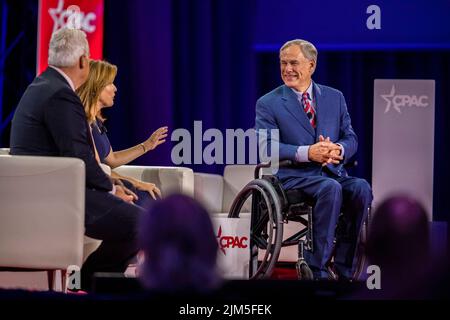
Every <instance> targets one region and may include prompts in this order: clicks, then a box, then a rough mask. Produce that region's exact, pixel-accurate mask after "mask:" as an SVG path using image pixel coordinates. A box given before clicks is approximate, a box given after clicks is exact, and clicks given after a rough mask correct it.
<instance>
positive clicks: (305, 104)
mask: <svg viewBox="0 0 450 320" xmlns="http://www.w3.org/2000/svg"><path fill="white" fill-rule="evenodd" d="M309 100H310V99H309V94H308V92H306V91H305V92H303V94H302V102H303V109H304V110H305V113H306V116H307V117H308V119H309V122H310V123H311V125H312V127H313V128H314V129H315V128H316V113H315V111H314V109H313V107H312V106H311V103H310V102H309Z"/></svg>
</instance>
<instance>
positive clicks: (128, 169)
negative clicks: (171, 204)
mask: <svg viewBox="0 0 450 320" xmlns="http://www.w3.org/2000/svg"><path fill="white" fill-rule="evenodd" d="M114 171H116V172H117V173H119V174H121V175H123V176H127V177H132V178H135V179H139V180H142V181H145V182H151V183H154V184H156V186H157V187H158V188H159V189H160V190H161V193H162V195H163V196H167V195H169V194H171V193H182V194H185V195H188V196H191V197H193V196H194V172H193V171H192V169H189V168H184V167H156V166H154V167H153V166H120V167H118V168H115V169H114Z"/></svg>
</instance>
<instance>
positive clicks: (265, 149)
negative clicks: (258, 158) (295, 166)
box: [255, 100, 298, 161]
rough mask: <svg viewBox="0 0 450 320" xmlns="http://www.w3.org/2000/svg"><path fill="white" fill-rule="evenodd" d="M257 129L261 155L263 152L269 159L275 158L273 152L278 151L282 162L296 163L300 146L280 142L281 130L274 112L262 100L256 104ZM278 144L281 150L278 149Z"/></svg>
mask: <svg viewBox="0 0 450 320" xmlns="http://www.w3.org/2000/svg"><path fill="white" fill-rule="evenodd" d="M255 129H256V133H257V135H258V141H259V145H260V154H261V152H262V153H265V155H267V156H268V157H273V156H274V155H273V154H272V152H277V151H278V152H279V155H278V158H279V159H280V160H292V161H296V158H295V154H296V153H297V149H298V146H295V145H291V144H287V143H282V142H280V137H279V132H280V130H279V129H280V128H279V127H278V124H277V122H276V119H275V117H274V115H273V112H272V110H271V109H270V108H269V107H268V106H266V105H265V104H264V103H263V102H262V101H261V100H258V101H257V102H256V119H255ZM274 130H277V131H274ZM277 144H278V146H279V148H277ZM277 149H278V150H277Z"/></svg>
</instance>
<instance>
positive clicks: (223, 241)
mask: <svg viewBox="0 0 450 320" xmlns="http://www.w3.org/2000/svg"><path fill="white" fill-rule="evenodd" d="M217 239H218V241H219V249H220V250H221V251H222V252H223V254H224V255H227V253H226V251H225V249H229V248H240V249H245V248H247V243H246V242H247V241H248V238H247V237H238V236H234V237H233V236H222V226H219V231H218V232H217Z"/></svg>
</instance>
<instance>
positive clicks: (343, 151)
mask: <svg viewBox="0 0 450 320" xmlns="http://www.w3.org/2000/svg"><path fill="white" fill-rule="evenodd" d="M336 144H337V145H338V146H341V156H342V157H344V153H345V149H344V146H343V145H342V144H340V143H336Z"/></svg>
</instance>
